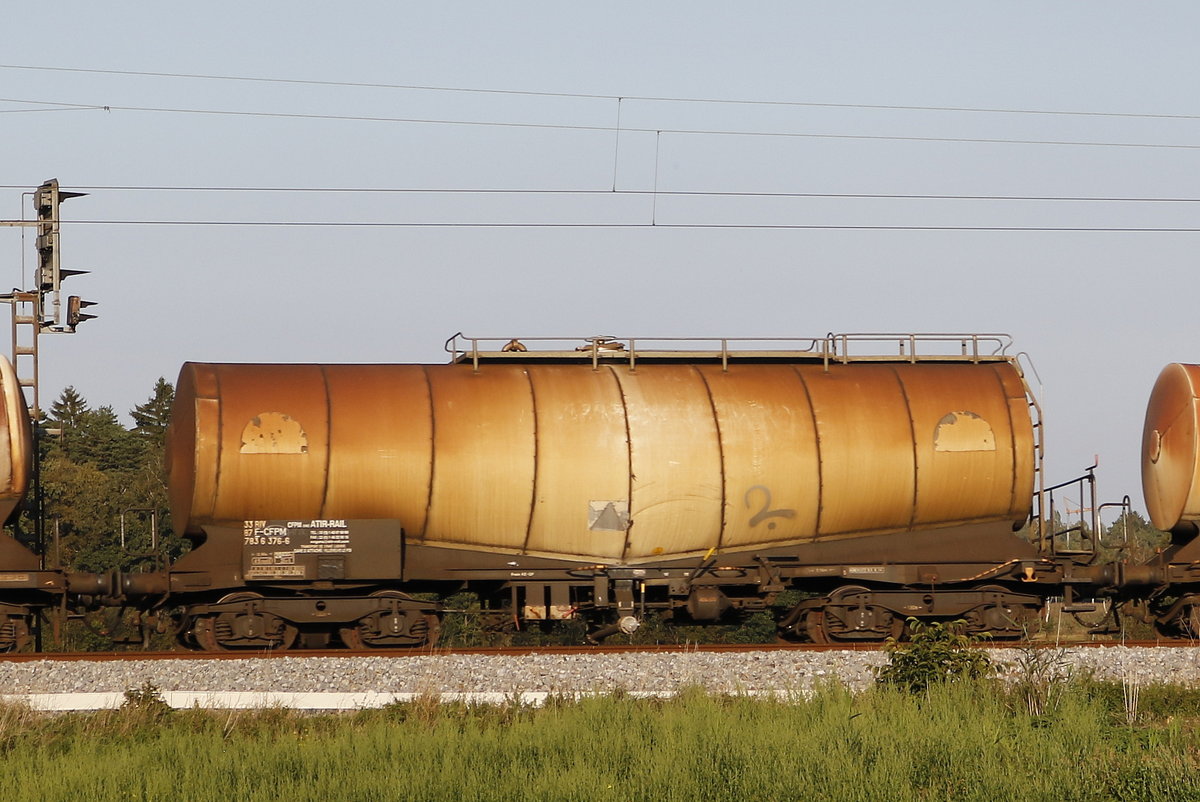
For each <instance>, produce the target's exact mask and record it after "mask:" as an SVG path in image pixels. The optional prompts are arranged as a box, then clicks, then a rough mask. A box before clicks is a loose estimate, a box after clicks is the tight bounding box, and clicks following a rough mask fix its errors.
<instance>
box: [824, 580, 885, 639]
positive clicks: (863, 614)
mask: <svg viewBox="0 0 1200 802" xmlns="http://www.w3.org/2000/svg"><path fill="white" fill-rule="evenodd" d="M874 595H875V594H874V592H873V591H871V590H869V589H868V588H864V587H862V586H861V585H844V586H842V587H840V588H838V589H837V590H835V591H834V592H833V593H830V594H829V603H828V604H826V605H825V607H824V608H822V609H821V610H820V613H821V615H820V618H819V619H813V626H814V627H815V628H816V629H817V630H818V632H819V633H823V635H824V637H825V638H826V640H817V638H816V637H814V631H813V629H809V627H810V624H809V619H810V617H811V616H812V614H811V613H810V614H809V617H806V618H805V627H806V629H809V637H810V638H812V640H813V642H814V643H882V642H883V641H885V640H887V639H888V638H894V639H896V640H899V639H900V637H901V636H902V635H903V634H904V619H903V618H901V617H900V616H898V615H896V614H895V613H893V612H892V611H891V610H889V609H888V608H886V607H884V606H882V605H880V604H871V602H872V601H873V600H874Z"/></svg>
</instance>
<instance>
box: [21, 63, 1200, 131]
mask: <svg viewBox="0 0 1200 802" xmlns="http://www.w3.org/2000/svg"><path fill="white" fill-rule="evenodd" d="M0 69H5V70H29V71H40V72H63V73H84V74H92V75H123V76H130V77H150V78H180V79H193V80H206V81H240V82H249V83H266V84H293V85H300V86H327V87H344V88H361V89H396V90H408V91H420V92H450V93H468V94H483V95H522V96H527V97H561V98H576V99H582V100H587V99H591V100H609V101H616V102H618V103H620V102H621V101H624V100H630V101H644V102H653V103H711V104H722V105H751V106H795V107H801V108H811V107H816V108H832V109H870V110H880V111H939V112H963V113H972V114H1027V115H1056V116H1068V117H1117V118H1134V119H1139V118H1140V119H1166V120H1200V114H1166V113H1153V112H1112V111H1079V110H1069V109H1023V108H1000V107H979V106H951V105H905V104H896V103H827V102H819V101H802V100H754V99H751V98H714V97H708V98H705V97H672V96H667V95H635V94H629V93H621V94H604V93H588V92H556V91H548V90H530V89H492V88H481V87H461V86H435V85H428V84H401V83H382V82H372V81H328V80H324V81H322V80H312V79H302V78H271V77H265V76H248V75H215V74H205V73H187V72H162V71H150V70H112V69H96V68H86V67H51V66H45V65H33V64H0Z"/></svg>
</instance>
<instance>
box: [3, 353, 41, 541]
mask: <svg viewBox="0 0 1200 802" xmlns="http://www.w3.org/2000/svg"><path fill="white" fill-rule="evenodd" d="M32 473H33V428H32V423H31V422H30V420H29V409H28V408H27V407H26V406H25V397H24V396H23V395H22V393H21V384H20V382H19V381H18V380H17V374H16V371H14V370H13V366H12V363H10V362H9V361H8V360H7V359H5V358H4V357H0V522H3V521H6V520H8V518H9V516H10V515H12V513H13V510H15V509H16V508H17V505H18V504H20V503H21V499H23V498H24V497H25V493H26V491H27V490H28V489H29V481H30V476H31V475H32Z"/></svg>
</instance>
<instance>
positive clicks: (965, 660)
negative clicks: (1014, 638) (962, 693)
mask: <svg viewBox="0 0 1200 802" xmlns="http://www.w3.org/2000/svg"><path fill="white" fill-rule="evenodd" d="M965 625H966V622H965V621H945V622H943V621H933V622H930V623H926V622H923V621H918V620H917V619H915V618H910V619H908V628H909V631H910V633H911V637H910V639H909V640H908V641H907V642H904V643H901V642H899V641H896V640H895V639H891V638H889V639H888V642H887V645H886V646H885V647H884V649H885V650H886V651H887V653H888V664H887V665H885V666H883V667H881V668H880V669H879V670H878V673H877V674H876V680H877V681H878V682H879V683H880V684H881V685H890V686H893V687H896V688H899V689H901V690H904V691H908V692H909V693H924V692H925V691H926V690H928V689H929V687H930V686H931V685H938V684H942V683H946V682H955V681H958V680H974V679H982V678H983V677H986V676H987V675H988V674H990V673H991V671H992V661H991V658H989V657H988V656H987V654H986V653H984V652H982V651H980V650H979V649H976V648H974V647H975V645H976V644H978V643H979V642H980V641H981V640H982V637H981V636H978V635H967V634H964V633H963V631H962V630H963V628H964V627H965Z"/></svg>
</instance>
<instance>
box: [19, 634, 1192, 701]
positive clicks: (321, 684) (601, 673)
mask: <svg viewBox="0 0 1200 802" xmlns="http://www.w3.org/2000/svg"><path fill="white" fill-rule="evenodd" d="M1060 653H1061V657H1062V659H1063V660H1064V661H1065V664H1066V665H1069V666H1071V667H1073V670H1074V671H1075V672H1076V673H1078V672H1081V671H1083V672H1088V673H1090V674H1091V675H1092V676H1094V677H1095V678H1097V679H1102V680H1115V681H1122V680H1125V681H1129V680H1132V681H1136V682H1137V683H1138V684H1141V685H1147V684H1153V683H1171V684H1177V685H1190V686H1197V685H1200V649H1196V648H1180V647H1173V648H1138V647H1122V646H1109V647H1103V648H1069V649H1063V650H1061V652H1060ZM990 654H991V656H992V659H993V661H994V662H995V663H996V664H997V665H998V666H999V669H1000V674H1001V675H1002V676H1004V675H1007V676H1013V675H1016V674H1017V673H1019V671H1020V669H1019V668H1017V667H1016V666H1015V665H1013V663H1014V661H1016V660H1017V659H1018V658H1019V657H1020V656H1021V653H1020V652H1019V651H1017V650H1013V649H1005V650H992V651H991V652H990ZM886 660H887V656H886V655H885V654H884V653H882V652H861V651H844V652H843V651H832V652H798V651H778V652H748V653H743V654H731V653H706V652H686V653H642V654H636V653H620V654H572V655H551V654H530V655H525V656H520V657H501V656H494V655H438V656H419V657H282V658H280V657H276V658H267V659H262V658H246V659H240V660H211V661H209V660H133V661H102V662H100V661H85V660H81V661H70V662H68V661H57V660H56V661H35V662H26V663H3V664H0V695H3V696H6V697H9V698H12V697H15V696H21V695H31V694H80V693H83V694H88V693H90V694H96V693H114V692H115V693H120V692H123V691H125V690H128V689H131V688H138V687H141V686H143V685H144V684H145V683H150V684H152V685H153V686H154V687H156V688H158V689H159V690H161V691H163V692H170V691H203V692H240V693H280V692H283V693H294V694H311V693H343V694H345V693H351V694H353V693H367V692H375V693H395V694H405V695H409V694H497V693H499V694H520V693H560V694H578V693H605V692H611V691H616V690H622V691H628V692H645V693H653V694H658V695H661V694H670V693H673V692H675V691H678V690H680V689H683V688H691V687H703V688H706V689H708V690H709V691H712V692H716V693H740V692H763V691H803V690H806V689H808V688H812V687H814V686H815V685H819V684H823V683H826V682H829V681H831V680H832V681H837V682H840V683H842V684H844V685H846V686H847V687H849V688H851V689H854V690H858V689H862V688H865V687H867V686H868V685H870V684H871V683H872V682H873V680H874V676H875V669H876V667H878V666H880V665H882V664H883V663H885V662H886Z"/></svg>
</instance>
